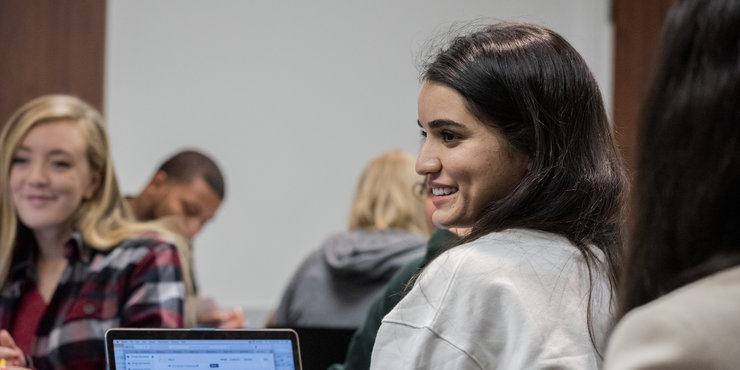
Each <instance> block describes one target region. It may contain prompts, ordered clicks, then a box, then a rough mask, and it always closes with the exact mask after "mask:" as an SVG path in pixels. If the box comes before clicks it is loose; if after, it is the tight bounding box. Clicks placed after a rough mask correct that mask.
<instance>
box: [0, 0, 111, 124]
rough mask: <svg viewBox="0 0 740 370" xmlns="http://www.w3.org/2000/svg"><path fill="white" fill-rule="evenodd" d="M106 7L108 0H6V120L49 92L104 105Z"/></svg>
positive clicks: (1, 109)
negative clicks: (32, 100)
mask: <svg viewBox="0 0 740 370" xmlns="http://www.w3.org/2000/svg"><path fill="white" fill-rule="evenodd" d="M105 8H106V2H105V0H0V126H2V125H4V124H5V122H6V121H7V120H8V118H9V117H10V115H11V114H12V113H13V112H14V111H15V110H16V109H18V108H19V107H20V106H21V105H22V104H23V103H25V102H27V101H28V100H30V99H32V98H34V97H36V96H39V95H43V94H51V93H68V94H74V95H76V96H79V97H81V98H82V99H84V100H86V101H87V102H89V103H90V104H92V105H93V106H95V107H96V108H98V109H101V110H102V108H103V84H104V68H105Z"/></svg>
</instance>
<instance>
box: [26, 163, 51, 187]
mask: <svg viewBox="0 0 740 370" xmlns="http://www.w3.org/2000/svg"><path fill="white" fill-rule="evenodd" d="M28 182H29V183H30V184H31V185H35V186H43V185H46V184H48V183H49V174H48V173H47V171H46V166H44V165H43V164H42V163H33V164H31V170H30V171H29V174H28Z"/></svg>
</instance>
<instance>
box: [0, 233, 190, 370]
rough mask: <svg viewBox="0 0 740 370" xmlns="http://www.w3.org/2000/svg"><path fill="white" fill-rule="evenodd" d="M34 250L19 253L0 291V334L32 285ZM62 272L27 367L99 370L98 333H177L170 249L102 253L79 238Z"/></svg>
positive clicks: (177, 287)
mask: <svg viewBox="0 0 740 370" xmlns="http://www.w3.org/2000/svg"><path fill="white" fill-rule="evenodd" d="M37 253H38V252H37V248H36V247H28V248H18V249H16V252H15V256H14V257H13V264H12V267H11V269H10V272H9V274H8V278H7V280H6V282H5V285H3V287H2V290H0V327H1V328H3V329H10V328H12V325H13V321H14V316H15V310H16V309H17V308H18V303H19V302H20V299H21V297H22V295H23V294H24V293H25V292H27V291H28V290H29V289H31V288H33V287H34V285H35V284H36V281H37V277H36V268H35V266H36V265H35V260H36V254H37ZM65 253H66V256H67V259H68V265H67V268H66V269H65V271H64V273H63V274H62V277H61V280H60V281H59V285H57V288H56V290H55V291H54V294H53V296H52V298H51V301H50V302H49V304H48V306H47V308H46V312H44V314H43V316H41V320H40V321H39V325H38V328H37V331H36V335H35V337H34V339H33V343H32V350H31V352H32V353H30V354H26V355H27V358H28V357H29V356H28V355H30V360H31V362H32V363H31V364H29V366H31V367H33V368H37V369H95V370H98V369H105V367H106V359H105V343H104V334H105V331H106V330H107V329H108V328H113V327H147V328H160V327H161V328H179V327H182V326H183V299H184V294H185V287H184V284H183V281H182V271H181V270H180V259H179V257H178V254H177V250H176V249H175V247H174V246H172V245H171V244H168V243H165V242H162V241H157V240H153V239H127V240H124V241H122V242H121V243H120V244H119V245H117V246H116V247H115V248H113V249H111V250H109V251H98V250H96V249H92V248H90V247H89V246H86V245H85V244H84V243H83V242H82V241H81V238H80V237H79V235H78V234H74V235H73V237H72V238H71V239H70V241H69V242H68V243H66V244H65Z"/></svg>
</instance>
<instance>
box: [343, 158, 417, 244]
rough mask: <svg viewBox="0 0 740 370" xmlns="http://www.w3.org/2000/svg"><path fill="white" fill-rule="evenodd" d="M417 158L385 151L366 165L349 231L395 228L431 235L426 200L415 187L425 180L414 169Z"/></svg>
mask: <svg viewBox="0 0 740 370" xmlns="http://www.w3.org/2000/svg"><path fill="white" fill-rule="evenodd" d="M415 161H416V159H415V157H414V156H413V155H411V154H409V153H406V152H404V151H402V150H392V151H389V152H385V153H383V154H381V155H379V156H377V157H375V158H373V159H372V160H371V161H370V163H368V164H367V166H365V169H364V170H363V171H362V175H361V176H360V179H359V181H358V183H357V189H356V190H355V195H354V199H353V201H352V207H351V209H350V216H349V230H350V231H355V230H358V229H369V230H373V231H377V230H382V229H388V228H395V229H401V230H405V231H408V232H410V233H416V234H422V235H427V236H428V235H429V234H430V232H431V230H429V227H428V226H427V222H426V217H425V213H424V197H423V196H421V195H420V194H419V193H418V191H415V190H414V189H415V187H416V186H417V185H418V184H420V183H423V181H424V178H423V177H422V176H420V175H417V174H416V172H415V170H414V163H415Z"/></svg>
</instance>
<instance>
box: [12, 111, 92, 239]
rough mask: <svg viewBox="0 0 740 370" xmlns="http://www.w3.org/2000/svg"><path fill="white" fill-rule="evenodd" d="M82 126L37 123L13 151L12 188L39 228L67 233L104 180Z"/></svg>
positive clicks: (22, 213) (20, 209)
mask: <svg viewBox="0 0 740 370" xmlns="http://www.w3.org/2000/svg"><path fill="white" fill-rule="evenodd" d="M86 153H87V151H86V141H85V136H84V134H83V131H82V128H81V127H80V126H79V124H78V123H76V122H72V121H53V122H48V123H41V124H38V125H36V126H35V127H33V128H32V129H31V130H30V131H29V132H28V133H27V134H26V136H25V137H24V138H23V139H22V140H21V144H20V145H19V146H18V149H16V151H15V152H14V153H13V158H12V159H11V166H10V176H9V182H10V184H9V185H10V186H9V187H10V191H11V193H12V199H13V204H14V206H15V209H16V212H17V214H18V217H19V218H20V220H21V222H22V223H23V224H24V225H26V226H27V227H28V228H30V229H31V230H33V231H34V232H43V231H47V232H57V233H58V232H63V231H66V230H65V229H68V228H71V226H72V225H71V222H72V220H71V219H70V218H71V216H72V214H73V213H74V211H75V210H77V207H79V205H80V203H81V202H82V200H83V199H89V198H91V197H92V196H93V194H94V193H95V190H96V189H97V187H98V186H99V184H100V175H99V174H97V173H94V172H93V171H92V170H91V168H90V164H89V162H88V160H87V155H86Z"/></svg>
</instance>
